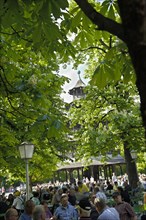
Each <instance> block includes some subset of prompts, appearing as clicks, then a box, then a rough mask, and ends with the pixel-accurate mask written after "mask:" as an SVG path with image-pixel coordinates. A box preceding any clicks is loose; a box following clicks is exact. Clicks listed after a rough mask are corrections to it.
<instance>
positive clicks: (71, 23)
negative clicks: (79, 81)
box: [0, 0, 146, 179]
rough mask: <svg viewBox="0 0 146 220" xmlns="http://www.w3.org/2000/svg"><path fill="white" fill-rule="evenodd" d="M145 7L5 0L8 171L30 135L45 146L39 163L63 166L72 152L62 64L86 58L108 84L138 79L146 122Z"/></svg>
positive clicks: (2, 114)
mask: <svg viewBox="0 0 146 220" xmlns="http://www.w3.org/2000/svg"><path fill="white" fill-rule="evenodd" d="M144 8H145V3H144V1H140V0H139V1H136V0H129V1H127V0H124V1H121V0H118V1H111V0H104V1H94V0H91V1H87V0H74V1H67V0H57V1H54V0H48V1H45V0H41V1H33V0H28V1H25V0H2V1H0V16H1V30H0V33H1V46H0V47H1V61H0V69H1V74H0V84H1V87H0V94H1V95H0V102H1V107H0V121H1V128H0V129H1V136H0V151H1V155H2V160H0V163H1V165H2V167H3V170H5V172H7V171H6V170H7V169H11V170H12V171H13V173H15V174H16V173H17V171H16V170H17V169H15V166H13V164H15V158H16V157H17V160H18V151H17V149H16V146H18V145H19V144H20V143H21V142H22V141H24V140H26V139H27V140H28V141H32V142H33V143H34V144H35V145H36V146H37V147H36V150H35V154H36V155H34V158H33V162H35V163H34V164H36V167H37V166H38V167H39V168H40V170H41V169H42V167H41V166H42V164H41V163H40V161H42V160H43V159H44V158H45V157H46V161H47V160H48V161H51V163H52V164H54V166H55V164H56V161H57V158H63V157H62V155H65V151H66V150H67V147H68V145H69V143H68V141H67V135H66V134H67V130H68V128H67V119H66V108H65V105H64V103H63V101H62V100H61V99H60V93H61V91H62V85H63V83H64V82H65V80H67V79H65V78H63V77H60V76H59V74H58V71H59V65H60V64H65V65H66V64H67V63H70V62H72V63H73V64H74V68H77V66H78V65H79V64H80V63H84V64H86V65H87V66H88V68H87V71H86V74H87V76H90V78H91V84H92V85H97V86H98V88H100V89H103V88H105V87H106V86H108V84H110V83H111V84H112V85H116V84H117V82H118V81H119V80H121V79H122V80H123V82H124V83H125V84H127V83H128V82H129V81H130V82H133V83H135V82H136V85H137V88H138V92H139V94H140V100H141V114H142V120H143V124H144V127H145V128H146V113H145V112H146V109H145V108H146V98H145V94H146V93H145V91H146V77H145V72H146V62H145V57H146V44H145V36H146V34H145V32H146V28H145V26H144V19H145V13H144V12H145V11H144ZM129 55H130V56H129ZM65 65H64V67H65ZM133 67H134V68H133ZM134 70H135V72H136V77H135V74H134ZM127 85H128V84H127ZM124 90H125V87H123V91H124ZM115 91H116V86H115ZM124 106H125V108H126V104H125V105H124ZM121 117H124V116H121ZM86 120H87V119H86ZM129 120H130V117H129ZM126 121H127V120H126ZM127 123H129V121H128V122H127ZM129 124H130V123H129ZM119 126H120V125H119ZM121 126H122V124H121ZM116 129H117V128H116ZM145 130H146V129H145ZM44 152H45V153H44ZM58 152H59V153H58ZM60 152H61V153H60ZM10 160H11V166H10V163H9V162H10ZM50 169H51V168H50ZM52 169H53V168H52ZM20 172H21V170H20ZM32 173H33V164H32ZM35 178H37V177H34V179H35ZM40 178H42V177H40Z"/></svg>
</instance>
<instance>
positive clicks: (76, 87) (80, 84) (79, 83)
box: [69, 70, 86, 95]
mask: <svg viewBox="0 0 146 220" xmlns="http://www.w3.org/2000/svg"><path fill="white" fill-rule="evenodd" d="M80 74H81V71H80V70H79V71H78V75H79V80H78V81H77V83H76V85H75V86H74V87H73V88H72V89H70V90H69V94H70V95H73V91H74V90H76V89H78V88H83V87H85V86H86V85H85V83H84V82H83V81H82V80H81V77H80Z"/></svg>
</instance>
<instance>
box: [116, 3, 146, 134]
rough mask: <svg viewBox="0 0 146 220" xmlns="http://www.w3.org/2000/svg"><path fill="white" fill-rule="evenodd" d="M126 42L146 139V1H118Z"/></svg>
mask: <svg viewBox="0 0 146 220" xmlns="http://www.w3.org/2000/svg"><path fill="white" fill-rule="evenodd" d="M118 4H119V8H120V13H121V18H122V25H123V28H124V33H125V41H126V44H127V47H128V49H129V54H130V56H131V59H132V62H133V66H134V69H135V72H136V77H137V82H136V85H137V88H138V91H139V95H140V100H141V107H140V109H141V115H142V120H143V125H144V128H145V137H146V1H145V0H128V1H127V0H118Z"/></svg>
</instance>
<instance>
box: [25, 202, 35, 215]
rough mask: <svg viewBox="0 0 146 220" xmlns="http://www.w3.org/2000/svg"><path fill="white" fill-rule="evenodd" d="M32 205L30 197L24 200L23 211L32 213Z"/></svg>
mask: <svg viewBox="0 0 146 220" xmlns="http://www.w3.org/2000/svg"><path fill="white" fill-rule="evenodd" d="M34 207H35V204H34V202H33V201H32V200H31V199H30V200H28V201H26V202H25V205H24V210H25V213H26V214H28V215H32V213H33V210H34Z"/></svg>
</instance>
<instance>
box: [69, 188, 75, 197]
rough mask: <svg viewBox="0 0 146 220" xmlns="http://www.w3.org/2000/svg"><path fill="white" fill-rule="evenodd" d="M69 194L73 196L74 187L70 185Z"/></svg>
mask: <svg viewBox="0 0 146 220" xmlns="http://www.w3.org/2000/svg"><path fill="white" fill-rule="evenodd" d="M69 194H70V195H71V196H74V195H75V189H74V187H71V188H70V190H69Z"/></svg>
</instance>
